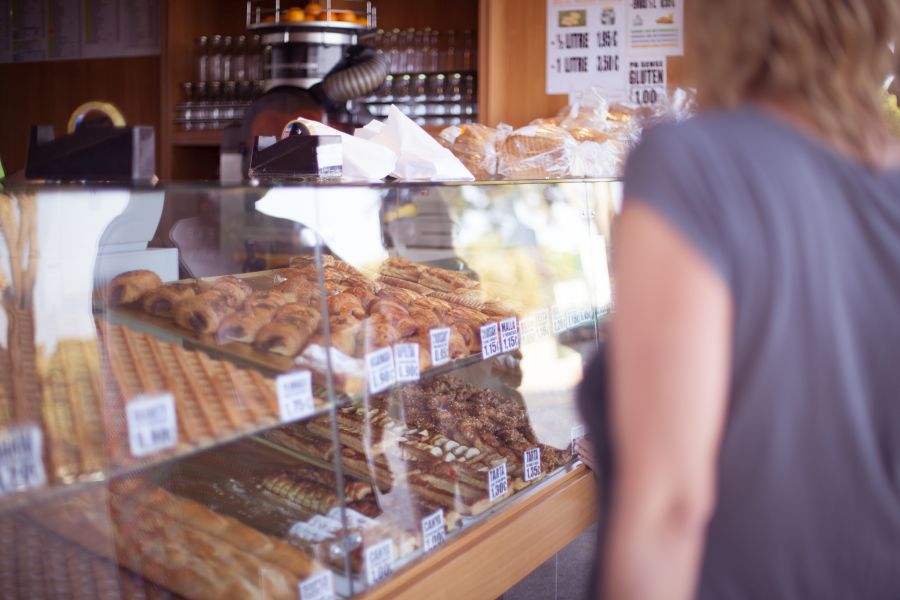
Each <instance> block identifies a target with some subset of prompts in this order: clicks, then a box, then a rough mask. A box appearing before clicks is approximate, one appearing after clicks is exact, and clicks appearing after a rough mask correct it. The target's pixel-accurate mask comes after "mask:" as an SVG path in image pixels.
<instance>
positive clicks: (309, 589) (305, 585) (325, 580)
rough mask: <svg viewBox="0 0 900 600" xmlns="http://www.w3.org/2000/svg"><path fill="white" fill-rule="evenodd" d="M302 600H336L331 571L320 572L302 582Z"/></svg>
mask: <svg viewBox="0 0 900 600" xmlns="http://www.w3.org/2000/svg"><path fill="white" fill-rule="evenodd" d="M300 600H334V578H333V577H332V576H331V571H319V572H318V573H316V574H315V575H310V576H309V577H307V578H306V579H304V580H303V581H301V582H300Z"/></svg>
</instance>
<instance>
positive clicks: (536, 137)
mask: <svg viewBox="0 0 900 600" xmlns="http://www.w3.org/2000/svg"><path fill="white" fill-rule="evenodd" d="M577 144H578V142H577V141H576V140H575V138H574V137H572V135H571V134H570V133H569V132H568V131H566V130H565V129H563V128H562V127H558V126H556V125H527V126H525V127H522V128H519V129H516V130H515V131H513V132H512V133H510V134H509V136H508V137H507V138H506V139H505V140H504V141H503V143H502V144H500V157H499V158H500V160H499V163H498V166H497V173H498V174H499V175H500V176H502V177H506V178H510V179H542V178H546V177H552V178H559V177H566V176H568V175H569V172H570V170H571V165H572V158H573V152H574V151H575V147H576V146H577Z"/></svg>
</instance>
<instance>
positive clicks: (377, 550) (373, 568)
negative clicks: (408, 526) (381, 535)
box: [365, 540, 394, 585]
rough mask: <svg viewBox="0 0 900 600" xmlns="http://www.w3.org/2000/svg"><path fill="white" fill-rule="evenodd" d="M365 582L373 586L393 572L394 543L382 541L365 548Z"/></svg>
mask: <svg viewBox="0 0 900 600" xmlns="http://www.w3.org/2000/svg"><path fill="white" fill-rule="evenodd" d="M365 559H366V582H367V583H368V584H369V585H375V584H376V583H378V582H379V581H382V580H383V579H386V578H388V577H390V575H391V573H393V572H394V542H393V541H391V540H384V541H383V542H378V543H377V544H375V545H373V546H369V547H368V548H366V553H365Z"/></svg>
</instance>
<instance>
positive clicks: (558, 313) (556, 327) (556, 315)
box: [550, 304, 567, 333]
mask: <svg viewBox="0 0 900 600" xmlns="http://www.w3.org/2000/svg"><path fill="white" fill-rule="evenodd" d="M550 314H551V315H552V320H553V333H562V332H563V331H565V330H566V329H567V327H566V315H565V314H564V313H563V312H562V310H560V308H559V307H558V306H557V305H555V304H554V305H553V306H551V307H550Z"/></svg>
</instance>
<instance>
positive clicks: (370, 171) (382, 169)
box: [297, 118, 397, 180]
mask: <svg viewBox="0 0 900 600" xmlns="http://www.w3.org/2000/svg"><path fill="white" fill-rule="evenodd" d="M297 120H298V121H300V122H302V123H303V124H304V125H306V127H307V128H308V129H309V131H310V133H312V134H313V135H339V136H341V150H342V152H343V159H344V166H343V169H344V176H346V177H349V178H353V179H368V180H375V179H384V178H385V177H387V176H388V175H390V174H391V172H392V171H393V170H394V167H395V165H396V163H397V154H396V153H395V152H394V151H393V150H391V149H390V148H387V147H385V146H384V145H381V144H374V143H372V142H371V141H369V140H365V139H363V138H360V137H355V136H352V135H347V134H346V133H344V132H342V131H338V130H337V129H333V128H331V127H329V126H327V125H323V124H322V123H319V122H318V121H313V120H311V119H304V118H298V119H297Z"/></svg>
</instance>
